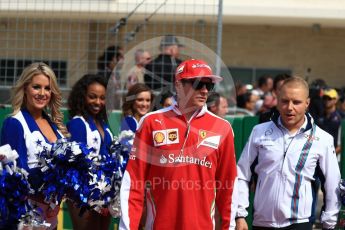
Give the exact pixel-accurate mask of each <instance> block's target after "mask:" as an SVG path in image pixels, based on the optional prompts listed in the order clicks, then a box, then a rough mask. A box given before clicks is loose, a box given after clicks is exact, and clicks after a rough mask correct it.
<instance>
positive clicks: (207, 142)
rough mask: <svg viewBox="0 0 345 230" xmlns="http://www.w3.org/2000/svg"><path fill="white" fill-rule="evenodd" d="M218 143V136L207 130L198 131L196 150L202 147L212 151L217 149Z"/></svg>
mask: <svg viewBox="0 0 345 230" xmlns="http://www.w3.org/2000/svg"><path fill="white" fill-rule="evenodd" d="M219 142H220V135H219V134H217V133H213V132H210V131H207V130H202V129H200V130H199V136H198V146H197V147H198V148H199V147H200V146H201V145H203V146H207V147H210V148H213V149H218V146H219Z"/></svg>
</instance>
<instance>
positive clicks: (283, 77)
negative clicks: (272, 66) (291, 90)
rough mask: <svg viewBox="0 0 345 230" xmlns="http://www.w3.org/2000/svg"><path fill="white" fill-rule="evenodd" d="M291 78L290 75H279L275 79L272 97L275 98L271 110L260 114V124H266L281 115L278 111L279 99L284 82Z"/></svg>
mask: <svg viewBox="0 0 345 230" xmlns="http://www.w3.org/2000/svg"><path fill="white" fill-rule="evenodd" d="M290 77H291V76H290V75H288V74H279V75H277V76H276V77H275V78H274V80H273V90H272V97H273V98H272V101H271V104H270V108H269V110H268V111H266V112H264V113H260V114H259V123H264V122H267V121H270V120H271V117H272V116H273V115H274V114H277V113H279V112H278V110H277V98H278V95H279V93H280V87H281V86H282V84H283V83H284V81H285V80H286V79H288V78H290ZM265 99H266V98H265ZM264 105H265V102H264ZM267 107H268V106H267Z"/></svg>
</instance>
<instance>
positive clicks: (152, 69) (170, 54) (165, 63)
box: [144, 35, 183, 92]
mask: <svg viewBox="0 0 345 230" xmlns="http://www.w3.org/2000/svg"><path fill="white" fill-rule="evenodd" d="M182 46H183V45H182V44H181V43H180V42H179V40H178V39H177V37H175V36H174V35H165V36H164V37H163V38H162V40H161V43H160V46H159V49H160V51H161V54H160V55H158V57H156V58H155V59H153V60H152V62H150V63H148V64H147V65H146V72H145V75H144V81H145V84H146V85H147V86H149V87H150V88H151V89H152V90H155V91H158V90H160V91H162V90H163V89H165V90H170V91H171V92H173V82H174V73H175V70H176V67H177V66H178V65H179V64H181V62H182V61H181V60H180V59H178V56H179V49H180V47H182Z"/></svg>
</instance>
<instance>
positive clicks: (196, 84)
mask: <svg viewBox="0 0 345 230" xmlns="http://www.w3.org/2000/svg"><path fill="white" fill-rule="evenodd" d="M181 82H182V83H183V84H186V83H189V84H191V85H192V87H193V89H195V90H200V89H202V88H203V87H204V86H205V87H206V89H207V91H212V90H213V89H214V83H213V82H203V81H200V80H194V79H188V80H187V79H182V80H181Z"/></svg>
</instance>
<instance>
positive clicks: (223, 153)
mask: <svg viewBox="0 0 345 230" xmlns="http://www.w3.org/2000/svg"><path fill="white" fill-rule="evenodd" d="M236 181H237V171H236V158H235V150H234V137H233V131H232V128H231V125H230V123H229V122H227V121H226V120H224V119H222V118H220V117H217V116H215V115H213V114H212V113H210V112H209V111H208V110H207V108H206V106H204V107H203V108H202V109H200V110H198V111H197V112H195V113H194V115H193V116H192V117H191V119H190V120H189V121H187V120H186V118H185V117H184V116H183V115H182V114H181V112H180V111H179V110H178V108H177V106H176V105H175V106H174V105H173V106H171V107H168V108H166V109H162V110H158V111H156V112H152V113H149V114H147V115H146V116H144V117H143V118H142V120H141V122H140V124H139V129H138V131H137V133H136V136H135V140H134V144H133V148H132V151H131V155H130V159H129V162H128V165H127V168H126V171H125V173H124V176H123V180H122V186H121V192H120V196H121V212H122V217H121V220H120V229H138V226H139V222H140V218H141V215H142V211H143V206H144V205H143V204H144V198H145V191H146V208H147V218H146V227H145V229H159V230H161V229H193V230H196V229H214V226H215V221H214V211H215V206H217V208H218V210H219V213H220V216H221V218H222V229H234V226H235V221H234V218H235V214H236V208H237V204H235V201H236V200H237V198H236V197H235V196H236V195H237V192H235V190H236V189H235V188H236Z"/></svg>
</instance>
